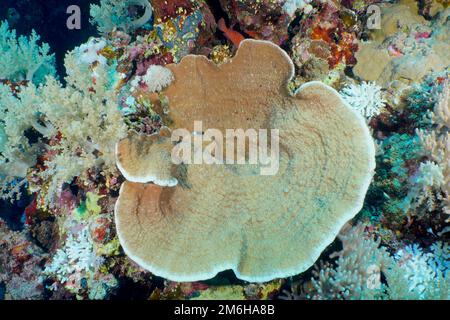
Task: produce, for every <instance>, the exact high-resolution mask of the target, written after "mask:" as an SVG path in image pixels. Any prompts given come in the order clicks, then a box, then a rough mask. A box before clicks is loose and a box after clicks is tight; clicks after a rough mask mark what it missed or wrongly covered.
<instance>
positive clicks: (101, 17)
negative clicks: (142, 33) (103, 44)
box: [91, 0, 153, 33]
mask: <svg viewBox="0 0 450 320" xmlns="http://www.w3.org/2000/svg"><path fill="white" fill-rule="evenodd" d="M131 6H140V7H143V8H144V14H143V15H142V16H141V17H140V18H137V19H135V20H133V19H132V17H131V16H130V7H131ZM152 14H153V8H152V6H151V4H150V2H149V1H148V0H101V1H100V5H95V4H92V5H91V17H92V19H91V23H92V24H95V25H97V28H98V30H99V31H100V32H102V33H108V32H110V31H112V30H113V29H114V28H118V29H122V30H123V31H125V32H128V31H132V30H135V29H137V28H139V27H141V26H143V25H144V24H146V23H147V22H148V21H149V20H150V19H151V17H152Z"/></svg>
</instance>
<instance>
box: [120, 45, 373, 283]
mask: <svg viewBox="0 0 450 320" xmlns="http://www.w3.org/2000/svg"><path fill="white" fill-rule="evenodd" d="M269 61H270V62H271V65H269V63H268V62H269ZM274 66H275V68H274ZM211 67H214V65H213V63H212V62H211V61H208V60H206V59H205V58H204V57H203V56H189V57H186V58H184V59H183V61H182V62H181V63H180V64H178V65H175V66H169V68H170V69H171V70H172V72H173V74H174V76H175V81H174V84H173V85H171V86H170V87H169V88H168V89H167V90H165V91H164V94H165V95H166V96H167V97H168V101H169V106H168V110H169V113H168V115H169V117H170V118H171V122H172V128H173V129H174V130H175V129H177V128H186V129H187V131H186V129H183V130H185V131H186V132H187V133H188V134H189V132H192V131H193V130H197V129H196V128H195V125H194V120H195V119H203V130H204V132H205V135H207V134H208V131H209V130H208V129H213V128H218V129H221V128H223V129H224V130H223V131H222V132H225V128H243V130H246V129H250V128H261V129H265V130H270V129H271V128H278V129H279V130H280V137H279V140H280V141H281V142H282V144H283V151H282V152H281V154H280V159H279V169H280V170H279V172H278V173H276V172H275V174H273V173H267V174H265V173H263V175H260V173H259V172H258V171H259V170H258V169H261V168H260V167H262V165H261V164H258V165H256V166H255V165H253V164H248V165H245V166H244V165H242V164H236V163H233V164H231V163H227V165H226V166H225V165H212V166H211V165H208V163H207V164H205V165H199V164H200V163H194V164H193V165H192V166H191V165H189V164H187V163H186V162H185V166H184V167H185V169H184V171H183V172H184V173H183V175H181V174H180V172H179V171H180V170H181V169H180V168H178V169H174V168H171V167H173V163H172V161H171V160H170V155H171V153H170V151H171V148H172V145H171V143H170V142H166V143H164V139H156V140H155V139H153V137H149V138H147V139H145V138H141V137H136V138H128V139H125V140H123V141H122V142H120V143H119V145H118V147H117V150H118V153H117V157H118V166H119V168H120V170H121V172H122V174H123V175H124V176H125V177H126V178H127V179H128V180H129V181H127V182H125V183H124V184H123V185H122V187H121V192H120V196H119V199H118V202H117V206H116V212H115V215H116V225H117V229H118V235H119V239H120V241H121V244H122V246H123V248H124V250H125V252H126V253H127V254H128V255H129V256H130V257H132V259H133V260H135V261H136V262H138V263H139V264H140V265H142V266H143V267H145V268H148V269H149V270H151V271H152V272H154V273H155V274H157V275H161V276H164V277H166V278H169V279H171V280H178V281H192V280H203V279H208V278H211V277H213V276H214V275H215V274H216V273H217V272H218V271H221V270H223V269H227V268H232V269H233V270H234V271H235V273H236V274H237V276H238V277H239V278H241V279H245V280H247V281H259V282H261V281H267V280H271V279H273V278H276V277H279V276H288V275H294V274H296V273H299V271H302V270H306V269H307V268H308V267H309V266H311V264H312V263H313V262H314V261H315V260H316V259H317V257H318V255H319V254H320V252H321V251H322V250H323V248H324V247H326V246H327V245H328V244H329V242H330V240H331V239H334V237H335V233H337V232H338V229H339V228H340V227H341V224H342V222H343V221H346V220H348V219H350V218H351V217H353V215H354V214H355V213H356V211H358V210H359V208H360V206H361V198H362V197H363V195H364V193H365V191H366V190H367V186H368V184H369V182H370V179H371V177H372V174H373V170H374V146H373V142H372V139H371V137H370V136H369V132H368V129H367V127H366V125H365V124H364V121H363V120H362V117H360V116H358V115H357V114H356V113H355V112H353V111H352V110H351V108H350V107H349V106H348V105H347V104H345V103H344V102H343V101H342V100H341V99H340V98H339V95H338V94H337V93H336V92H335V91H334V90H333V89H331V88H329V87H327V86H325V85H323V84H321V83H318V82H312V83H308V84H306V85H304V86H303V87H301V88H300V90H299V91H298V92H297V93H296V95H295V96H290V95H289V94H288V92H287V83H288V81H289V79H290V77H291V76H292V74H293V67H292V62H291V61H290V60H289V59H288V58H287V56H286V54H285V53H284V52H283V51H282V50H281V49H280V48H279V47H276V46H274V45H273V44H271V43H269V42H261V41H255V40H245V41H243V42H242V43H241V45H240V47H239V50H238V52H237V54H236V56H235V57H234V58H233V59H232V61H231V62H229V63H227V64H222V65H220V66H219V67H218V68H217V69H216V68H214V69H212V68H211ZM272 68H274V70H276V72H272V73H269V70H270V69H272ZM210 70H211V71H210ZM230 74H233V75H235V77H236V78H237V79H239V81H236V80H235V79H236V78H235V79H233V80H232V81H230V82H227V81H224V80H222V81H220V82H219V81H217V80H216V79H217V78H222V79H224V78H225V79H231V77H229V75H230ZM205 91H207V92H210V95H208V96H205V94H204V92H205ZM229 91H232V92H234V95H235V97H236V99H239V100H240V101H241V104H240V105H236V104H235V102H234V101H233V100H232V101H230V103H226V102H225V101H224V102H222V103H221V104H219V103H218V101H217V100H216V99H220V97H221V96H222V95H221V94H220V93H221V92H229ZM252 92H258V96H254V95H253V96H251V93H252ZM239 97H240V98H239ZM250 97H251V98H252V99H250ZM246 98H247V101H246V100H245V99H246ZM244 102H246V105H245V106H244V104H243V103H244ZM273 106H277V107H276V109H274V108H273ZM236 108H239V109H236ZM213 110H214V112H212V111H213ZM239 113H240V114H239ZM300 113H301V116H300ZM228 114H239V117H237V116H235V117H231V118H230V117H227V115H228ZM319 114H321V116H320V117H319ZM266 123H269V126H268V127H267V126H266V125H265V124H266ZM344 126H347V128H344ZM336 127H340V131H339V132H336V130H335V129H334V128H336ZM287 128H289V129H287ZM205 139H206V136H205ZM216 139H218V137H216ZM274 139H275V138H274V136H273V135H272V140H271V141H272V143H274V142H275V140H274ZM276 139H278V138H276ZM161 140H162V141H161ZM311 146H315V147H314V148H312V147H311ZM345 146H346V147H345ZM273 147H274V146H273V145H272V148H273ZM228 148H229V146H227V151H226V152H227V153H229V150H228ZM219 149H220V150H219V151H216V155H217V154H218V153H221V154H224V151H223V150H222V147H221V146H219ZM319 150H320V151H319ZM232 151H233V152H234V149H233V150H232ZM300 154H301V156H300ZM330 157H331V158H333V160H331V159H330ZM350 159H353V160H354V161H348V160H350ZM219 161H220V160H219ZM213 163H216V162H213ZM177 171H178V172H177ZM277 171H278V170H277ZM299 172H302V173H303V174H302V175H298V173H299ZM306 172H310V173H309V174H307V175H306ZM171 173H172V174H174V175H175V176H173V177H172V179H170V174H171ZM341 174H342V175H343V176H344V177H342V176H340V175H341ZM319 177H321V178H319ZM173 178H175V179H177V180H178V182H179V183H178V185H177V186H175V187H174V184H173V183H172V180H173ZM317 179H320V180H317ZM349 180H351V181H352V183H351V184H347V183H340V182H339V181H349ZM224 181H226V183H225V184H224V183H223V182H224ZM322 181H327V183H322ZM148 182H153V183H155V184H150V185H148V184H147V185H146V184H145V183H148ZM158 184H160V186H158ZM185 184H188V185H189V187H185V186H184V185H185ZM166 186H169V187H168V188H163V187H166ZM171 187H174V188H173V189H172V188H171ZM238 187H239V188H240V189H242V190H245V192H244V194H246V195H247V196H242V195H241V194H236V195H233V190H234V189H236V188H238ZM310 189H314V190H317V192H314V193H309V192H306V191H307V190H310ZM202 190H205V191H202ZM330 190H332V194H333V196H332V197H330V196H329V195H330V194H331V192H330ZM305 192H306V193H305ZM300 194H305V197H299V195H300ZM224 195H228V196H227V197H225V196H224ZM339 195H342V197H341V196H339ZM344 195H345V196H344ZM138 199H145V200H142V201H139V200H138ZM281 199H282V200H281ZM343 199H345V201H342V202H341V200H343ZM280 201H281V202H280ZM212 202H213V203H216V208H217V209H218V210H214V209H213V208H210V206H209V205H210V203H212ZM227 203H233V204H235V205H229V204H228V205H227ZM224 208H228V209H227V210H225V209H224ZM295 208H297V209H295ZM298 209H300V210H298ZM243 212H246V214H243ZM286 212H289V214H288V215H286ZM181 213H183V214H182V217H183V219H180V218H179V217H180V214H181ZM209 217H215V218H212V219H210V218H209ZM219 217H222V219H219ZM254 221H258V223H257V225H255V222H254ZM304 221H310V222H309V223H308V224H307V223H305V222H304ZM280 224H281V225H280ZM314 225H318V226H323V229H321V230H320V231H319V232H307V231H306V230H307V229H308V228H314ZM325 225H326V227H325ZM218 226H220V228H218ZM282 226H285V227H282ZM288 226H290V227H288ZM167 228H169V229H170V230H171V232H172V235H171V240H170V242H169V241H167V235H168V232H169V230H168V229H167ZM174 228H176V229H175V230H174ZM143 230H146V231H145V232H143ZM190 230H195V231H194V232H191V231H190ZM279 230H283V231H282V232H280V231H279ZM173 233H174V234H173ZM211 233H213V234H215V238H209V239H208V240H207V241H206V239H205V235H207V234H208V235H209V234H211ZM325 233H326V234H327V236H325V235H324V234H325ZM315 234H318V235H319V234H320V236H318V237H316V236H314V235H315ZM175 235H176V237H175ZM213 239H217V240H216V241H214V240H213ZM223 242H226V243H227V244H228V245H227V248H226V249H225V248H223V247H222V243H223ZM293 242H295V243H299V244H300V243H303V244H305V246H304V247H302V249H301V250H291V249H290V248H291V247H290V243H293ZM280 246H282V247H283V248H284V249H283V250H279V248H280ZM180 247H181V248H183V251H185V252H192V253H194V252H197V251H199V252H201V254H193V256H190V255H182V256H180V255H179V254H178V250H180ZM194 247H195V249H194ZM244 248H245V249H244ZM243 250H245V251H244V252H243ZM217 252H221V253H220V255H217ZM189 265H192V266H195V269H193V270H190V269H188V267H187V266H189ZM179 267H181V268H182V269H179Z"/></svg>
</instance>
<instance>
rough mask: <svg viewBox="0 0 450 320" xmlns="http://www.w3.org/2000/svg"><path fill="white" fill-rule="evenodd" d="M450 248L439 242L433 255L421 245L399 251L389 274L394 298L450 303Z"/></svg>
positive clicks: (390, 287) (391, 264)
mask: <svg viewBox="0 0 450 320" xmlns="http://www.w3.org/2000/svg"><path fill="white" fill-rule="evenodd" d="M449 259H450V248H449V246H448V245H447V244H442V243H435V244H434V245H433V246H432V247H431V250H430V252H423V250H422V249H420V248H419V247H418V246H417V245H412V246H407V247H405V248H404V249H401V250H399V251H398V252H397V253H396V254H395V255H394V257H393V258H392V259H391V263H390V265H389V267H388V268H387V270H386V271H385V276H386V281H387V282H388V284H389V286H388V287H387V293H388V296H389V298H390V299H396V300H398V299H402V300H423V299H433V300H448V299H449V298H450V281H449V279H448V276H449V271H450V268H449Z"/></svg>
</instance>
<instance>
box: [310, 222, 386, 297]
mask: <svg viewBox="0 0 450 320" xmlns="http://www.w3.org/2000/svg"><path fill="white" fill-rule="evenodd" d="M364 229H365V226H364V225H363V224H360V225H358V226H356V227H354V228H352V229H349V228H347V229H346V230H343V231H341V234H340V235H339V239H340V240H341V241H342V245H343V249H342V251H340V252H337V253H335V254H333V255H332V257H338V260H337V262H336V267H334V268H333V267H332V266H331V265H329V264H328V265H324V266H323V267H322V268H320V269H319V270H317V269H316V270H315V271H314V275H315V277H314V279H312V284H313V288H314V289H313V290H312V292H310V294H309V297H310V298H312V299H333V300H336V299H346V300H348V299H381V298H382V297H383V291H384V286H383V285H382V284H381V282H380V272H381V271H382V270H384V269H385V268H386V266H387V265H388V263H389V255H388V253H387V252H386V250H385V249H384V248H379V245H380V239H379V240H373V239H372V238H370V237H367V235H366V234H365V232H364Z"/></svg>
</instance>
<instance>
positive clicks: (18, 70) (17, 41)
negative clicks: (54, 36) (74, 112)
mask: <svg viewBox="0 0 450 320" xmlns="http://www.w3.org/2000/svg"><path fill="white" fill-rule="evenodd" d="M39 40H40V37H39V36H38V35H37V34H36V32H35V31H34V30H33V31H32V33H31V36H30V37H29V38H27V37H25V36H20V37H18V38H17V36H16V31H15V30H9V26H8V22H6V21H4V22H2V23H1V24H0V58H1V59H0V79H9V80H11V81H21V80H28V81H33V82H34V83H35V84H38V83H41V82H43V80H44V79H45V76H46V75H55V72H56V71H55V67H54V63H55V62H54V60H55V58H54V55H53V54H51V55H50V54H49V53H50V47H49V46H48V44H46V43H43V44H42V45H41V46H39V45H38V44H37V43H38V42H39Z"/></svg>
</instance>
